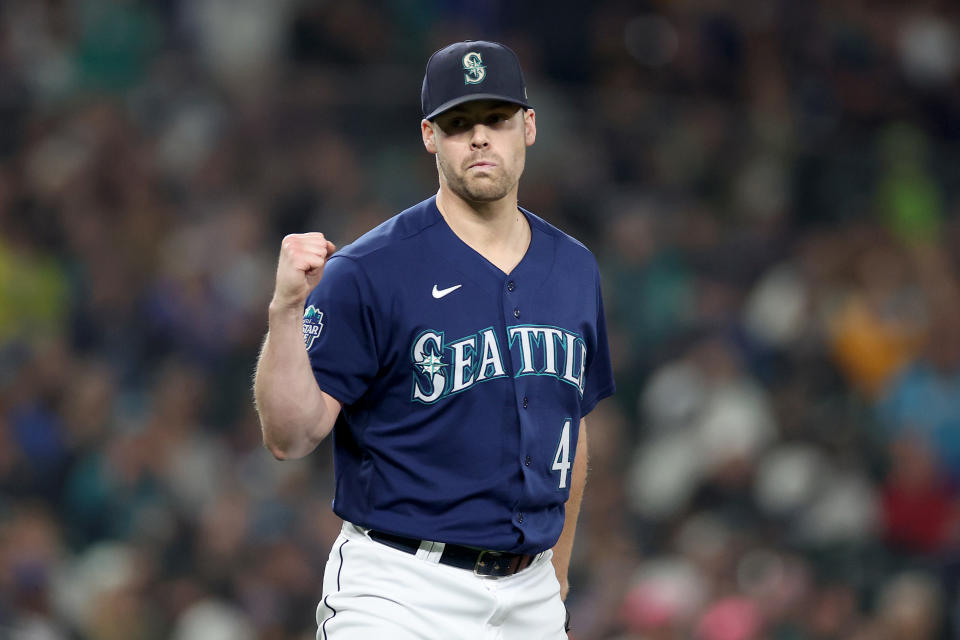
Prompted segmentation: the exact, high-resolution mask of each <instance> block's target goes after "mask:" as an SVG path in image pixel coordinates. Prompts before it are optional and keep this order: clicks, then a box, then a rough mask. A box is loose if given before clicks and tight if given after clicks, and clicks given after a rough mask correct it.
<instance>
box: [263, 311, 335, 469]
mask: <svg viewBox="0 0 960 640" xmlns="http://www.w3.org/2000/svg"><path fill="white" fill-rule="evenodd" d="M302 322H303V316H302V312H300V311H299V310H298V309H289V308H276V307H275V306H274V305H271V307H270V330H269V331H268V332H267V337H266V340H264V343H263V349H262V350H261V351H260V358H259V360H258V362H257V372H256V375H255V377H254V385H253V389H254V399H255V400H256V407H257V413H258V414H259V416H260V425H261V427H262V429H263V442H264V445H265V446H266V447H267V448H268V449H269V450H270V452H271V453H272V454H273V455H274V456H276V457H277V458H281V459H283V458H300V457H303V456H305V455H307V454H308V453H310V452H311V451H313V449H314V448H316V446H317V444H318V443H319V442H320V441H321V440H323V438H324V437H326V435H327V433H329V431H330V427H331V426H332V424H333V420H330V419H329V416H328V415H327V414H328V413H329V410H328V408H327V407H326V406H325V402H324V399H323V394H322V392H321V391H320V388H319V387H318V386H317V381H316V380H315V379H314V377H313V372H312V370H311V368H310V361H309V358H308V357H307V351H306V349H305V348H304V346H303V331H302ZM333 417H334V418H335V417H336V416H333Z"/></svg>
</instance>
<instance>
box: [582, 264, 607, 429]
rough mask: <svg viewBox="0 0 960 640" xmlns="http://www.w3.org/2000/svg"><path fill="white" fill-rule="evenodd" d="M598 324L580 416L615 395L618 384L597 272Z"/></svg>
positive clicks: (590, 355)
mask: <svg viewBox="0 0 960 640" xmlns="http://www.w3.org/2000/svg"><path fill="white" fill-rule="evenodd" d="M595 280H596V291H597V320H596V322H597V324H596V328H595V329H596V330H595V332H594V336H595V343H594V344H593V345H592V347H593V348H592V349H588V352H587V353H588V355H587V364H586V373H585V377H584V381H583V400H582V401H581V402H580V415H583V416H585V415H587V414H588V413H590V412H591V411H593V408H594V407H595V406H597V403H598V402H600V401H601V400H603V399H604V398H606V397H609V396H611V395H613V392H614V391H615V390H616V384H615V383H614V381H613V365H612V364H611V362H610V345H609V343H608V341H607V320H606V317H605V316H604V313H603V294H602V292H601V288H600V273H599V271H597V272H596V278H595Z"/></svg>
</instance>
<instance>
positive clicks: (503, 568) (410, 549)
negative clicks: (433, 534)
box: [368, 529, 536, 577]
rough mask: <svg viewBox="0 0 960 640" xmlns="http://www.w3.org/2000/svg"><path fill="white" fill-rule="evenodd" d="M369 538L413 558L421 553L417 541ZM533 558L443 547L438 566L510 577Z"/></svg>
mask: <svg viewBox="0 0 960 640" xmlns="http://www.w3.org/2000/svg"><path fill="white" fill-rule="evenodd" d="M368 533H369V534H370V537H371V538H372V539H373V540H376V541H377V542H380V543H381V544H385V545H387V546H388V547H393V548H394V549H399V550H400V551H405V552H406V553H412V554H416V553H417V551H418V550H419V549H420V543H421V541H420V540H417V539H416V538H405V537H403V536H395V535H393V534H392V533H384V532H382V531H374V530H373V529H371V530H370V531H368ZM535 557H536V556H529V555H525V554H522V553H507V552H505V551H486V550H484V549H476V548H474V547H464V546H461V545H459V544H445V545H444V546H443V554H441V556H440V564H446V565H450V566H451V567H457V568H459V569H467V570H468V571H472V572H474V573H475V574H477V575H478V576H493V577H502V576H512V575H513V574H515V573H517V572H518V571H522V570H524V569H526V568H527V567H529V566H530V563H531V562H533V559H534V558H535Z"/></svg>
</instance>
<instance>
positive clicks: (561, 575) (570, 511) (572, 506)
mask: <svg viewBox="0 0 960 640" xmlns="http://www.w3.org/2000/svg"><path fill="white" fill-rule="evenodd" d="M587 456H588V454H587V423H586V421H585V420H580V435H579V436H578V437H577V451H576V454H575V455H574V458H573V473H572V474H571V479H570V497H568V498H567V504H566V516H565V518H564V522H563V531H562V532H561V533H560V538H559V539H558V540H557V544H555V545H554V546H553V568H554V570H555V571H556V572H557V580H558V581H559V582H560V597H561V598H563V599H564V600H565V599H566V598H567V591H568V590H569V588H570V585H569V583H568V582H567V570H568V569H569V567H570V554H571V553H572V552H573V538H574V536H575V535H576V532H577V518H578V517H579V516H580V501H581V500H582V499H583V488H584V486H586V484H587Z"/></svg>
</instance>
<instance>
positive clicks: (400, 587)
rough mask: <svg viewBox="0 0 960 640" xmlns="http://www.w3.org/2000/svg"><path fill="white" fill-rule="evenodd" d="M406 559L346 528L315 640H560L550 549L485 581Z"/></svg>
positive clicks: (326, 583) (420, 556) (425, 559)
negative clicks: (523, 566) (520, 567)
mask: <svg viewBox="0 0 960 640" xmlns="http://www.w3.org/2000/svg"><path fill="white" fill-rule="evenodd" d="M439 555H440V554H439V553H436V552H432V553H428V552H426V551H424V550H423V549H421V551H420V552H418V553H417V555H413V554H409V553H405V552H403V551H399V550H397V549H393V548H391V547H388V546H386V545H383V544H380V543H379V542H375V541H374V540H371V539H370V538H369V537H368V536H367V535H366V531H365V530H364V529H362V528H360V527H357V526H354V525H352V524H350V523H344V525H343V529H342V531H341V533H340V535H339V536H338V537H337V540H336V542H335V543H334V545H333V549H332V550H331V551H330V558H329V559H328V560H327V565H326V571H325V573H324V577H323V599H322V600H321V601H320V604H319V605H318V606H317V640H380V639H387V638H389V639H390V640H415V639H416V640H457V639H463V640H560V639H566V637H567V635H566V633H565V632H564V630H563V622H564V616H565V610H564V607H563V603H562V602H561V600H560V584H559V583H558V582H557V577H556V573H555V572H554V570H553V564H552V563H551V562H550V559H551V557H552V556H553V552H552V551H546V552H544V553H542V554H540V555H539V556H538V557H537V558H536V559H535V560H534V561H533V563H532V564H531V565H530V566H529V567H527V568H526V569H524V570H523V571H520V572H519V573H516V574H514V575H512V576H506V577H502V578H490V577H482V576H477V575H475V574H474V573H472V572H470V571H467V570H465V569H458V568H456V567H450V566H447V565H443V564H439V562H438V561H439Z"/></svg>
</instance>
